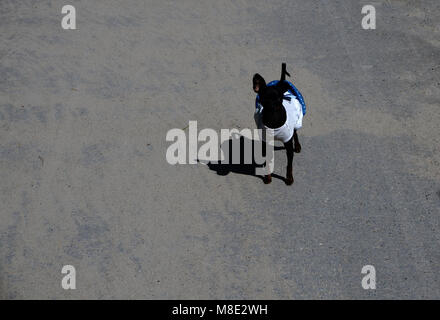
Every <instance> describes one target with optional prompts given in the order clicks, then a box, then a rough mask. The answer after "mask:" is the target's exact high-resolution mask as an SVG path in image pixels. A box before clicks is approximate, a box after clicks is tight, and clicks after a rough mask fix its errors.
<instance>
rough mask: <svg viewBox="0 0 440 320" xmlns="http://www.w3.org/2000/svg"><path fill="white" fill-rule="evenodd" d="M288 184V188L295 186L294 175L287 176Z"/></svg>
mask: <svg viewBox="0 0 440 320" xmlns="http://www.w3.org/2000/svg"><path fill="white" fill-rule="evenodd" d="M285 182H286V184H287V185H288V186H290V185H292V184H293V175H291V174H288V175H287V176H286V181H285Z"/></svg>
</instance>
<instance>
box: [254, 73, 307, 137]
mask: <svg viewBox="0 0 440 320" xmlns="http://www.w3.org/2000/svg"><path fill="white" fill-rule="evenodd" d="M278 82H279V81H278V80H275V81H272V82H269V84H268V85H267V86H268V87H270V86H274V85H276V84H277V83H278ZM286 82H287V83H288V84H289V85H290V89H289V90H287V91H286V92H285V93H284V98H285V99H283V107H284V109H285V110H286V115H287V119H286V122H285V123H284V125H282V126H281V127H279V128H276V129H272V128H268V127H266V126H265V125H264V124H263V113H262V112H263V106H262V105H261V103H260V96H259V95H257V98H256V99H255V114H254V119H255V123H256V124H257V128H258V129H262V130H267V131H271V133H272V134H273V136H274V139H275V140H279V141H282V142H288V141H289V140H290V139H292V136H293V132H294V130H295V129H300V128H301V127H302V119H303V116H304V115H305V114H306V104H305V102H304V98H303V96H302V95H301V93H300V92H299V91H298V89H297V88H296V87H295V86H294V85H293V84H292V83H290V82H289V81H286Z"/></svg>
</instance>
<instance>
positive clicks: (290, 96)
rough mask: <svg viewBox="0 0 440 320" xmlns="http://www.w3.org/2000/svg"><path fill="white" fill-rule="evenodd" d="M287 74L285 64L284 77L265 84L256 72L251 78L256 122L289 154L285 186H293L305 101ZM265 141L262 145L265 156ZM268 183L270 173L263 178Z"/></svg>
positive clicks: (282, 68)
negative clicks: (295, 158) (269, 132)
mask: <svg viewBox="0 0 440 320" xmlns="http://www.w3.org/2000/svg"><path fill="white" fill-rule="evenodd" d="M286 75H287V76H289V77H290V74H289V73H288V72H287V70H286V64H285V63H283V64H282V67H281V78H280V80H279V81H272V82H270V83H269V84H266V81H265V80H264V78H263V77H262V76H261V75H260V74H258V73H256V74H254V76H253V78H252V88H253V90H254V92H255V93H256V94H257V98H256V101H255V106H256V111H255V115H254V118H255V122H256V124H257V127H258V128H259V129H262V130H270V131H271V132H272V134H273V135H274V138H275V140H279V141H282V142H283V143H284V147H285V148H286V153H287V174H286V180H285V182H286V184H287V185H292V184H293V181H294V179H293V165H292V162H293V155H294V153H300V152H301V144H300V143H299V139H298V133H297V130H298V129H300V128H301V127H302V120H303V116H304V115H305V111H306V109H305V102H304V98H303V96H302V95H301V93H300V92H299V91H298V89H297V88H296V87H295V86H294V85H293V84H292V83H290V82H289V81H286ZM265 149H266V142H265V143H263V155H264V156H265ZM263 181H264V183H265V184H269V183H271V182H272V176H271V174H268V175H265V176H264V178H263Z"/></svg>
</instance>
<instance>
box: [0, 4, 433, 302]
mask: <svg viewBox="0 0 440 320" xmlns="http://www.w3.org/2000/svg"><path fill="white" fill-rule="evenodd" d="M65 4H72V5H74V6H75V8H76V11H77V30H63V29H62V28H61V25H60V22H61V19H62V14H61V7H62V6H63V5H65ZM365 4H373V5H374V6H375V8H376V12H377V28H376V30H363V29H362V28H361V19H362V15H361V8H362V6H363V5H365ZM0 31H1V32H0V298H2V299H35V298H36V299H100V298H108V299H115V298H119V299H304V298H312V299H378V298H386V299H402V298H415V299H426V298H435V299H439V298H440V270H439V265H440V247H439V245H440V233H439V231H440V215H439V213H440V149H439V146H440V125H439V124H440V110H439V108H440V2H439V1H435V0H426V1H404V0H400V1H394V0H391V1H388V0H384V1H374V2H368V1H349V0H345V1H338V0H335V1H293V0H290V1H278V0H275V1H244V0H239V1H223V0H220V1H189V0H182V1H140V0H127V1H115V0H93V1H85V0H83V1H70V2H64V1H60V0H56V1H54V0H50V1H44V0H41V1H30V0H23V1H12V0H2V1H0ZM283 61H285V62H287V65H288V70H290V71H291V73H292V78H291V80H292V81H293V82H294V83H295V85H296V86H297V87H298V88H299V89H300V90H301V92H302V93H303V95H304V97H305V100H306V103H307V106H308V112H307V115H306V116H305V118H304V121H303V128H302V129H301V130H300V132H299V137H300V141H301V142H302V153H301V154H298V155H295V158H294V176H295V183H294V185H293V186H290V187H288V186H286V185H285V184H284V182H283V181H281V180H280V179H274V181H273V182H272V184H271V185H264V184H263V183H262V181H261V180H260V179H258V178H256V177H254V176H251V175H243V174H237V173H233V172H231V173H229V174H228V175H225V176H221V175H217V174H216V173H215V172H214V171H212V170H209V168H208V167H206V166H204V165H202V164H199V165H177V166H171V165H170V164H168V162H167V161H166V159H165V154H166V150H167V147H168V146H169V145H170V143H169V142H167V141H166V140H165V136H166V133H167V131H168V130H170V129H172V128H185V127H186V126H187V125H188V121H189V120H197V121H198V127H199V129H202V128H213V129H215V130H220V129H221V128H234V127H235V128H246V127H248V128H254V127H255V124H254V122H253V110H254V99H255V95H254V93H253V92H252V90H251V77H252V75H253V74H254V73H255V72H259V73H260V74H262V75H263V76H264V77H265V78H266V80H273V79H277V78H278V77H279V72H280V65H281V62H283ZM285 165H286V156H285V153H284V151H276V160H275V173H277V174H279V175H285ZM64 265H73V266H74V267H75V268H76V276H77V283H76V285H77V288H76V290H64V289H62V287H61V279H62V277H63V275H62V274H61V268H62V267H63V266H64ZM364 265H374V266H375V268H376V272H377V283H376V286H377V288H376V290H364V289H363V288H362V286H361V279H362V277H363V275H362V274H361V269H362V267H363V266H364Z"/></svg>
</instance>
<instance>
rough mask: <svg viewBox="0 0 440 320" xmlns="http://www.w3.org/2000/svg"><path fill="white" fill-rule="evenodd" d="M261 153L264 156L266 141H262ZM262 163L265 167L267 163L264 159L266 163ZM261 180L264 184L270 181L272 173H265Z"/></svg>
mask: <svg viewBox="0 0 440 320" xmlns="http://www.w3.org/2000/svg"><path fill="white" fill-rule="evenodd" d="M262 153H263V157H264V158H266V141H263V145H262ZM264 165H265V166H266V167H267V166H268V165H269V164H268V163H267V161H266V163H265V164H264ZM266 169H267V168H266ZM263 182H264V183H265V184H269V183H271V182H272V175H271V174H270V173H269V174H268V175H265V176H264V178H263Z"/></svg>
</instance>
